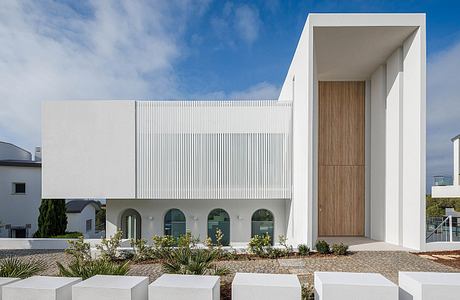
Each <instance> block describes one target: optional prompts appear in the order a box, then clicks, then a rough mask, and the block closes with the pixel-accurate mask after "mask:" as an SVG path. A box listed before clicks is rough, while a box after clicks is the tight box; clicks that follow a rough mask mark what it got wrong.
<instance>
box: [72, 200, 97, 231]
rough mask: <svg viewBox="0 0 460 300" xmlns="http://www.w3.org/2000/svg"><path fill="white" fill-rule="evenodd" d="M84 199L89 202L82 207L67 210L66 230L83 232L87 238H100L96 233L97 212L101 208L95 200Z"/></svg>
mask: <svg viewBox="0 0 460 300" xmlns="http://www.w3.org/2000/svg"><path fill="white" fill-rule="evenodd" d="M70 201H72V200H70ZM83 201H85V202H87V203H86V205H83V206H82V208H81V209H80V208H79V209H77V210H71V211H69V209H68V210H67V212H66V215H67V229H66V231H67V232H81V233H82V234H83V236H84V237H85V238H100V236H97V234H96V213H97V211H98V210H99V209H101V208H100V206H99V205H97V204H96V203H95V202H94V201H88V200H83Z"/></svg>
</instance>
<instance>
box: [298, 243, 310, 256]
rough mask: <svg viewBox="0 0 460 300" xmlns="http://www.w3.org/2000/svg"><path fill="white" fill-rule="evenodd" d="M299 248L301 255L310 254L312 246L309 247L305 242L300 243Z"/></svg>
mask: <svg viewBox="0 0 460 300" xmlns="http://www.w3.org/2000/svg"><path fill="white" fill-rule="evenodd" d="M298 249H299V254H300V255H301V256H307V255H310V248H309V247H308V246H307V245H305V244H300V245H299V247H298Z"/></svg>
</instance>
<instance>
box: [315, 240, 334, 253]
mask: <svg viewBox="0 0 460 300" xmlns="http://www.w3.org/2000/svg"><path fill="white" fill-rule="evenodd" d="M315 247H316V251H318V252H319V253H321V254H329V253H330V252H331V249H330V247H329V244H328V243H327V242H326V241H322V240H320V241H317V242H316V245H315Z"/></svg>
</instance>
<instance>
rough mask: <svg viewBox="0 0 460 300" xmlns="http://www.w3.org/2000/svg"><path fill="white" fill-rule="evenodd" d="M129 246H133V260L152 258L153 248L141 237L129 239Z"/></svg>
mask: <svg viewBox="0 0 460 300" xmlns="http://www.w3.org/2000/svg"><path fill="white" fill-rule="evenodd" d="M131 247H133V250H134V255H133V260H135V261H142V260H147V259H151V258H153V256H154V255H153V249H152V247H150V246H149V245H147V241H146V240H143V239H139V240H135V239H132V240H131Z"/></svg>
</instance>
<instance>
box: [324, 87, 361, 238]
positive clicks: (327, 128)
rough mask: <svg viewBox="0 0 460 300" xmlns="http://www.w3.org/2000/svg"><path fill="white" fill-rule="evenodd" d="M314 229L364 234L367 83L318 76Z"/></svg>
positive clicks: (355, 234)
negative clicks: (315, 217) (328, 79)
mask: <svg viewBox="0 0 460 300" xmlns="http://www.w3.org/2000/svg"><path fill="white" fill-rule="evenodd" d="M318 89H319V93H318V97H319V100H318V102H319V107H318V119H319V120H318V123H319V124H318V126H319V128H318V235H320V236H362V235H364V218H365V216H364V211H365V208H364V190H365V178H364V177H365V176H364V165H365V154H364V153H365V84H364V82H319V85H318Z"/></svg>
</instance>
